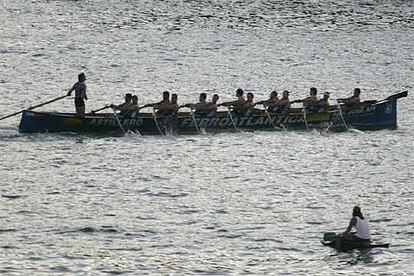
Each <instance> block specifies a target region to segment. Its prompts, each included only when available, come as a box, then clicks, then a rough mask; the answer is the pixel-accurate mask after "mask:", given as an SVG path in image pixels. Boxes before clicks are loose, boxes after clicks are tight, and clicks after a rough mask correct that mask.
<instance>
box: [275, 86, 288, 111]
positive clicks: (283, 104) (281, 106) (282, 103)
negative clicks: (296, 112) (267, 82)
mask: <svg viewBox="0 0 414 276" xmlns="http://www.w3.org/2000/svg"><path fill="white" fill-rule="evenodd" d="M289 108H290V99H289V91H287V90H284V91H283V94H282V98H281V99H280V100H279V103H278V110H277V111H278V112H285V111H288V110H289Z"/></svg>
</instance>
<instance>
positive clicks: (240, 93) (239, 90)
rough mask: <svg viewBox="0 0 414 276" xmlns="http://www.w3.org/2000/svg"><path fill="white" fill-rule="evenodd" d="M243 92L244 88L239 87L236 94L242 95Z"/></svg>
mask: <svg viewBox="0 0 414 276" xmlns="http://www.w3.org/2000/svg"><path fill="white" fill-rule="evenodd" d="M243 93H244V91H243V89H241V88H237V90H236V96H237V97H241V96H243Z"/></svg>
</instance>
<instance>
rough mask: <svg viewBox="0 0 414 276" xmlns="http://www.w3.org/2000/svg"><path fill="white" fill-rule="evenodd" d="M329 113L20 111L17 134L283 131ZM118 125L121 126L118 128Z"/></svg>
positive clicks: (316, 124) (316, 123)
mask: <svg viewBox="0 0 414 276" xmlns="http://www.w3.org/2000/svg"><path fill="white" fill-rule="evenodd" d="M331 115H332V112H325V113H315V114H308V115H307V116H306V117H305V116H304V113H303V112H302V111H301V110H300V109H299V110H292V111H291V112H289V113H280V114H272V115H271V116H267V115H266V114H264V113H263V114H254V115H252V116H242V117H239V116H235V115H231V114H230V115H229V114H228V113H227V112H218V113H217V114H216V115H215V116H213V117H198V116H195V115H192V114H190V113H186V112H182V113H181V112H180V113H178V114H177V116H159V115H155V114H152V113H140V114H139V115H138V116H137V117H135V118H123V117H122V116H119V115H117V117H115V116H116V115H114V114H113V113H103V114H86V115H85V116H84V117H83V118H80V117H77V116H76V115H75V114H72V113H58V112H36V111H32V110H27V111H25V112H23V115H22V119H21V122H20V125H19V130H20V132H23V133H33V132H119V131H121V129H124V130H129V131H132V132H139V133H141V134H148V135H153V134H162V135H164V134H167V133H173V134H192V133H197V132H198V129H201V128H202V129H204V130H205V131H207V132H222V131H229V130H235V129H242V130H250V131H253V130H260V129H274V128H273V125H277V126H279V127H281V128H282V127H283V128H287V129H303V128H305V125H308V127H313V128H326V127H327V125H328V124H329V122H330V119H331ZM121 126H122V127H121Z"/></svg>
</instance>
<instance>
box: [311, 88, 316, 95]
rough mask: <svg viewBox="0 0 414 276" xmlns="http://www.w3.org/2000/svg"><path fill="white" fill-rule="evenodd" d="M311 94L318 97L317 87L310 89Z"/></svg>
mask: <svg viewBox="0 0 414 276" xmlns="http://www.w3.org/2000/svg"><path fill="white" fill-rule="evenodd" d="M310 93H311V94H312V95H316V94H317V93H318V90H317V89H316V88H315V87H311V89H310Z"/></svg>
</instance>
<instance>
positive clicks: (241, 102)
mask: <svg viewBox="0 0 414 276" xmlns="http://www.w3.org/2000/svg"><path fill="white" fill-rule="evenodd" d="M243 94H244V91H243V89H241V88H238V89H237V90H236V97H237V99H236V100H234V101H230V102H224V103H221V104H219V105H218V106H232V107H233V111H234V112H235V113H236V114H239V113H243V112H244V111H245V103H246V100H245V99H244V96H243ZM240 115H242V114H240Z"/></svg>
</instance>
